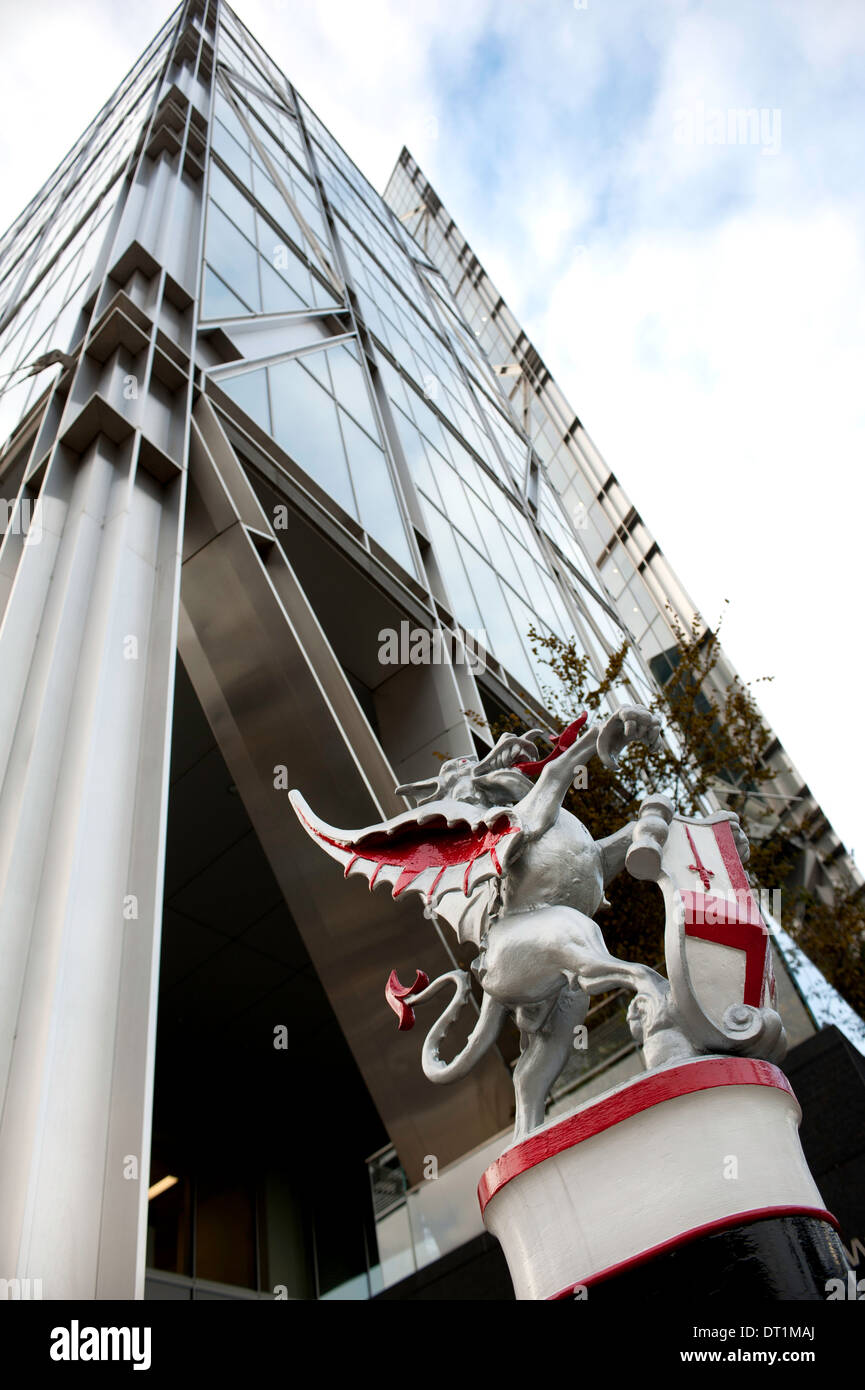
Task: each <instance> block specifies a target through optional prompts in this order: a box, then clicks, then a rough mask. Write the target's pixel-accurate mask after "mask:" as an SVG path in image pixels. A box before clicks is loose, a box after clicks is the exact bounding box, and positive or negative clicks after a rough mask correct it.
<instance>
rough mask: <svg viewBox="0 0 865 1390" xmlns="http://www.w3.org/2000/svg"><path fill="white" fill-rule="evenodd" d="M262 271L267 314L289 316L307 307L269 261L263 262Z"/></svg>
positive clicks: (262, 292)
mask: <svg viewBox="0 0 865 1390" xmlns="http://www.w3.org/2000/svg"><path fill="white" fill-rule="evenodd" d="M260 271H261V302H262V307H263V309H264V312H265V313H266V314H287V313H290V312H293V311H294V310H296V309H305V308H306V307H307V305H306V301H305V300H303V299H301V297H300V295H299V294H298V293H297V291H296V290H295V289H293V288H292V286H291V285H289V284H288V283H287V281H286V280H284V279H283V277H282V276H281V275H277V273H276V271H275V270H274V269H273V267H272V266H269V265H268V264H267V261H265V260H262V261H261V263H260Z"/></svg>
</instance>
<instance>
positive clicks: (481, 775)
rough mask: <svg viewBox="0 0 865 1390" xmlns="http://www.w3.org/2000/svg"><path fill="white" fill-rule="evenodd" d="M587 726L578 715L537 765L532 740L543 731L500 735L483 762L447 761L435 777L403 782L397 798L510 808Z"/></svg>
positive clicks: (467, 759)
mask: <svg viewBox="0 0 865 1390" xmlns="http://www.w3.org/2000/svg"><path fill="white" fill-rule="evenodd" d="M585 722H586V715H584V714H583V715H581V716H580V718H579V719H576V720H575V721H574V723H573V724H570V725H569V726H568V728H567V729H565V731H564V733H561V734H559V735H558V736H557V737H556V738H554V739H553V751H552V753H550V754H549V755H548V756H547V757H546V758H543V759H541V760H540V761H538V748H537V744H536V743H535V742H534V739H535V736H537V737H547V736H546V735H544V733H543V730H542V729H529V731H528V733H526V734H502V736H501V738H500V739H499V741H498V743H497V744H496V745H495V747H494V748H491V749H490V751H489V753H487V754H486V755H485V756H484V757H483V758H477V757H475V756H472V755H470V756H467V757H464V758H449V759H448V760H447V762H444V763H442V766H441V771H440V772H439V774H438V776H437V777H427V778H425V779H424V780H423V781H422V782H406V783H405V784H404V785H403V786H400V787H397V788H396V792H397V795H398V796H407V797H411V798H412V799H413V800H414V802H415V805H416V806H424V805H426V804H427V803H428V802H432V801H440V800H443V799H449V800H453V801H463V802H468V804H469V805H471V806H513V805H515V804H516V803H517V802H518V801H521V800H522V798H523V797H524V796H525V795H526V793H527V792H529V791H531V788H532V783H531V780H530V779H531V778H532V777H534V776H536V775H537V774H538V773H539V772H540V771H541V769H542V768H543V766H544V765H545V764H546V763H548V762H551V761H552V760H553V759H554V758H556V757H558V756H559V754H560V753H562V752H564V750H565V749H566V748H568V747H569V746H570V744H571V743H573V741H574V739H575V738H576V736H577V733H578V732H579V730H580V729H581V728H582V727H583V725H584V724H585Z"/></svg>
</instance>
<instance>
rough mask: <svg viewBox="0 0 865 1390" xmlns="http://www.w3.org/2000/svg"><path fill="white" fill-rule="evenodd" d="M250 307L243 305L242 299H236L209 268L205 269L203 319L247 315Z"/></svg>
mask: <svg viewBox="0 0 865 1390" xmlns="http://www.w3.org/2000/svg"><path fill="white" fill-rule="evenodd" d="M249 312H250V307H249V305H248V304H244V302H243V300H242V299H238V297H237V295H236V294H232V292H231V290H230V289H229V288H228V286H227V285H226V284H225V282H224V281H223V280H220V278H219V276H218V275H215V274H214V272H213V271H212V270H211V268H210V266H207V267H206V270H205V275H204V308H203V310H202V314H203V317H204V318H205V319H222V318H235V317H236V316H237V315H238V314H248V313H249Z"/></svg>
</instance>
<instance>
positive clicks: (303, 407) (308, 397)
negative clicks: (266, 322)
mask: <svg viewBox="0 0 865 1390" xmlns="http://www.w3.org/2000/svg"><path fill="white" fill-rule="evenodd" d="M268 372H269V375H270V399H271V405H272V408H273V437H274V439H275V440H276V442H277V443H278V444H279V445H281V447H282V448H283V449H285V451H286V453H288V454H290V455H291V457H292V458H293V459H294V460H295V462H296V463H298V464H299V465H300V467H301V468H303V469H304V470H305V471H306V472H307V473H309V475H310V476H311V477H312V478H314V479H315V481H316V482H317V483H318V484H319V485H320V486H321V487H322V488H324V490H325V492H327V493H329V494H330V496H331V497H333V498H334V500H335V501H337V502H338V503H339V504H340V506H341V507H342V508H343V509H344V510H345V511H347V512H349V513H350V514H351V515H352V516H353V517H355V518H357V508H356V506H355V501H354V495H353V493H352V489H351V480H350V478H349V472H348V465H347V464H346V461H345V453H344V451H343V447H342V439H341V437H340V433H339V426H338V424H337V419H336V406H335V405H334V403H333V399H332V397H331V396H329V395H327V394H326V393H325V392H324V391H323V390H322V388H321V387H320V386H319V384H318V382H317V381H316V380H315V378H314V377H312V376H310V374H309V372H308V371H306V370H305V368H304V367H303V366H302V365H301V363H300V362H298V361H293V362H281V363H280V364H279V365H278V366H276V367H269V368H268Z"/></svg>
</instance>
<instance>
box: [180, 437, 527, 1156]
mask: <svg viewBox="0 0 865 1390" xmlns="http://www.w3.org/2000/svg"><path fill="white" fill-rule="evenodd" d="M195 474H196V468H195V465H194V464H193V477H194V476H195ZM190 493H191V497H190V513H191V515H190V525H191V528H192V530H193V531H194V532H195V533H196V534H197V535H198V537H199V539H201V535H202V532H201V517H200V513H199V510H198V509H199V508H200V507H203V503H201V502H200V497H199V494H198V492H197V490H196V487H195V485H194V483H193V486H192V487H191V489H190ZM181 610H182V611H181V625H180V652H181V655H182V658H183V662H184V665H185V666H186V669H187V671H188V672H189V675H190V679H191V680H192V683H193V685H194V687H195V690H196V693H197V695H198V698H199V700H200V701H201V704H202V706H203V708H204V710H205V713H206V714H207V717H208V719H209V721H210V724H211V727H212V729H213V732H214V735H215V737H216V739H217V741H218V743H219V746H220V749H221V751H222V754H223V756H224V758H225V760H226V763H227V765H228V767H229V769H230V771H231V774H232V777H233V778H234V780H235V782H236V784H237V787H238V789H239V791H240V793H241V796H242V797H243V800H244V804H245V805H246V808H247V811H248V813H249V816H250V819H251V820H252V823H253V825H254V827H255V830H256V833H257V835H258V837H259V839H260V841H261V844H262V847H263V848H264V851H265V853H266V854H267V857H268V859H269V862H270V864H271V867H272V869H273V872H274V874H275V876H276V879H277V881H278V883H279V885H280V888H281V889H282V891H283V893H284V895H285V899H286V902H287V904H288V906H289V908H290V910H291V912H292V915H293V917H294V918H295V921H296V922H297V925H298V928H299V930H300V932H301V934H302V936H303V938H304V942H305V944H306V947H307V950H308V951H309V954H310V956H311V958H312V961H313V963H314V965H315V967H316V970H317V971H318V973H319V976H320V978H321V980H322V984H323V985H324V987H325V989H326V990H327V993H328V995H329V997H330V1001H331V1004H332V1006H333V1009H334V1012H335V1013H336V1016H337V1018H338V1020H339V1023H340V1026H341V1027H342V1029H343V1032H344V1034H345V1036H346V1038H347V1040H348V1042H349V1045H350V1047H351V1049H352V1052H353V1054H354V1056H355V1059H356V1061H357V1063H358V1066H359V1068H360V1070H361V1072H362V1074H363V1076H364V1079H365V1081H366V1084H367V1086H368V1088H369V1090H370V1093H371V1095H372V1098H373V1100H374V1102H375V1104H376V1106H377V1108H378V1111H379V1113H380V1115H381V1117H382V1120H383V1122H384V1124H385V1125H386V1127H387V1129H388V1132H389V1133H390V1135H391V1138H392V1140H393V1142H394V1144H395V1145H396V1147H397V1149H398V1151H399V1154H400V1157H401V1159H402V1161H403V1164H404V1166H405V1168H406V1171H407V1173H408V1174H409V1178H410V1180H411V1181H417V1180H419V1179H420V1177H421V1175H422V1168H423V1161H424V1158H425V1156H427V1155H429V1154H435V1155H436V1156H437V1158H438V1161H439V1164H440V1165H444V1164H446V1163H448V1162H450V1161H452V1160H453V1159H455V1158H457V1157H459V1155H460V1154H462V1153H464V1152H465V1151H466V1150H467V1149H469V1148H472V1147H474V1146H475V1145H477V1144H479V1143H481V1142H482V1141H483V1140H484V1139H486V1138H488V1137H489V1135H490V1134H491V1133H494V1132H495V1131H496V1130H498V1129H500V1128H502V1126H503V1125H505V1124H506V1123H507V1121H508V1118H509V1114H510V1111H511V1107H512V1096H511V1093H510V1085H509V1079H508V1074H507V1070H506V1068H505V1066H504V1064H503V1063H502V1061H501V1060H500V1059H499V1058H498V1057H497V1056H495V1055H494V1056H489V1057H487V1058H486V1059H485V1060H484V1062H483V1063H482V1064H480V1065H479V1066H478V1067H477V1069H476V1070H475V1071H474V1072H473V1074H472V1076H471V1077H470V1078H468V1079H467V1080H466V1081H464V1082H462V1083H461V1084H460V1085H458V1086H455V1087H453V1088H447V1090H443V1088H439V1087H436V1086H432V1085H431V1084H430V1083H429V1082H428V1081H427V1080H426V1079H425V1077H424V1076H423V1073H422V1071H421V1068H420V1050H421V1046H422V1040H423V1032H424V1031H425V1030H423V1029H422V1028H418V1029H417V1032H416V1033H414V1034H413V1035H412V1036H411V1037H405V1036H402V1037H397V1036H395V1032H396V1030H395V1028H394V1020H393V1015H392V1014H391V1013H390V1011H389V1010H388V1009H387V1007H386V1005H385V1001H384V985H385V982H386V980H387V977H388V975H389V973H390V971H391V970H392V969H394V968H396V969H397V970H402V971H403V972H404V973H405V974H407V975H410V974H411V972H412V970H413V968H414V967H415V965H418V964H421V963H422V964H423V966H424V967H425V968H427V969H428V970H429V971H431V972H439V971H443V970H447V969H448V968H450V966H451V964H452V962H451V961H450V960H449V958H448V955H447V952H446V951H445V949H444V947H443V946H442V944H441V943H440V941H439V940H438V938H437V937H436V936H435V935H434V933H433V931H432V929H431V928H430V927H429V926H428V924H426V923H425V922H424V921H423V918H422V916H421V909H420V907H419V905H418V904H417V903H415V904H403V903H394V902H390V901H387V900H386V899H385V897H384V894H383V893H382V894H380V895H379V896H378V897H376V896H375V894H370V893H369V892H368V891H367V889H366V887H365V886H362V885H361V884H360V883H357V882H354V883H345V882H344V881H343V879H342V877H341V875H340V874H339V873H338V871H337V870H336V868H335V866H334V865H333V864H332V863H331V862H330V861H329V860H328V859H327V858H326V857H325V856H323V855H321V854H320V853H319V852H317V851H316V850H315V849H314V848H313V847H311V846H310V843H309V840H308V838H307V837H306V835H305V834H304V832H303V830H302V829H301V828H300V826H299V825H298V823H297V820H296V818H295V816H294V815H293V813H292V812H291V808H290V806H289V802H288V798H287V796H286V794H285V791H284V790H282V789H279V790H278V789H276V788H275V787H274V770H275V769H277V768H279V767H285V768H287V769H288V780H289V781H290V783H291V785H293V786H298V787H300V788H302V789H305V790H306V791H308V792H309V795H310V796H311V797H314V798H315V802H316V809H317V810H319V811H320V812H321V814H322V815H323V816H325V817H331V818H332V819H333V820H336V821H341V822H342V823H353V824H357V825H363V824H367V823H369V822H370V821H371V820H375V819H377V818H380V817H381V816H389V815H393V814H396V813H398V812H399V811H401V810H403V809H404V806H403V804H402V802H401V801H400V800H399V799H398V798H397V797H395V796H394V793H393V785H394V781H395V778H394V776H393V773H392V771H391V769H390V768H389V766H388V764H387V762H386V760H385V758H384V755H383V754H382V752H381V749H380V747H379V745H378V742H377V740H376V739H375V736H374V735H373V733H372V730H371V729H370V728H369V726H368V724H367V722H366V719H365V717H364V715H363V713H362V711H361V710H360V707H359V706H358V704H357V701H356V700H355V697H354V695H353V693H352V691H351V689H350V687H349V685H348V682H347V681H346V679H345V676H344V675H343V673H342V670H341V668H340V667H339V665H338V663H337V661H336V659H335V657H334V656H333V653H332V652H331V651H330V648H329V646H328V643H327V639H326V637H325V636H324V634H323V632H322V631H321V629H320V628H319V626H318V622H317V619H316V618H315V614H314V613H313V611H312V609H311V607H310V605H309V602H308V600H307V598H306V596H305V594H304V592H303V590H302V588H301V587H300V584H299V583H298V581H297V579H296V577H295V576H294V574H293V573H292V571H291V569H290V567H289V565H288V564H287V562H286V561H285V559H284V558H283V557H282V554H281V552H280V551H279V550H278V548H277V547H273V548H272V549H271V550H270V551H269V553H268V555H267V557H266V558H265V557H262V555H261V554H260V553H259V550H258V549H257V548H256V546H255V544H254V543H253V541H252V540H251V538H250V535H249V533H248V532H247V530H246V529H245V527H244V526H243V525H242V523H241V522H240V521H239V519H238V520H237V521H236V522H235V523H234V524H233V525H230V526H227V527H224V528H222V529H220V530H219V532H218V534H215V535H213V536H212V539H211V540H210V541H209V542H207V543H206V544H201V545H200V546H199V548H198V549H197V550H196V552H195V553H194V554H193V555H191V556H190V557H189V558H188V559H187V561H186V562H185V564H184V568H183V584H182V590H181ZM348 620H350V617H349V618H348ZM308 1064H309V1063H308ZM312 1064H313V1065H314V1059H313V1063H312ZM328 1081H329V1078H325V1077H323V1078H322V1085H325V1086H326V1085H327V1084H328ZM333 1087H334V1104H337V1105H338V1103H339V1078H333ZM285 1103H286V1104H288V1105H290V1104H291V1097H290V1094H287V1095H286V1097H285ZM298 1118H299V1120H302V1117H298Z"/></svg>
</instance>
